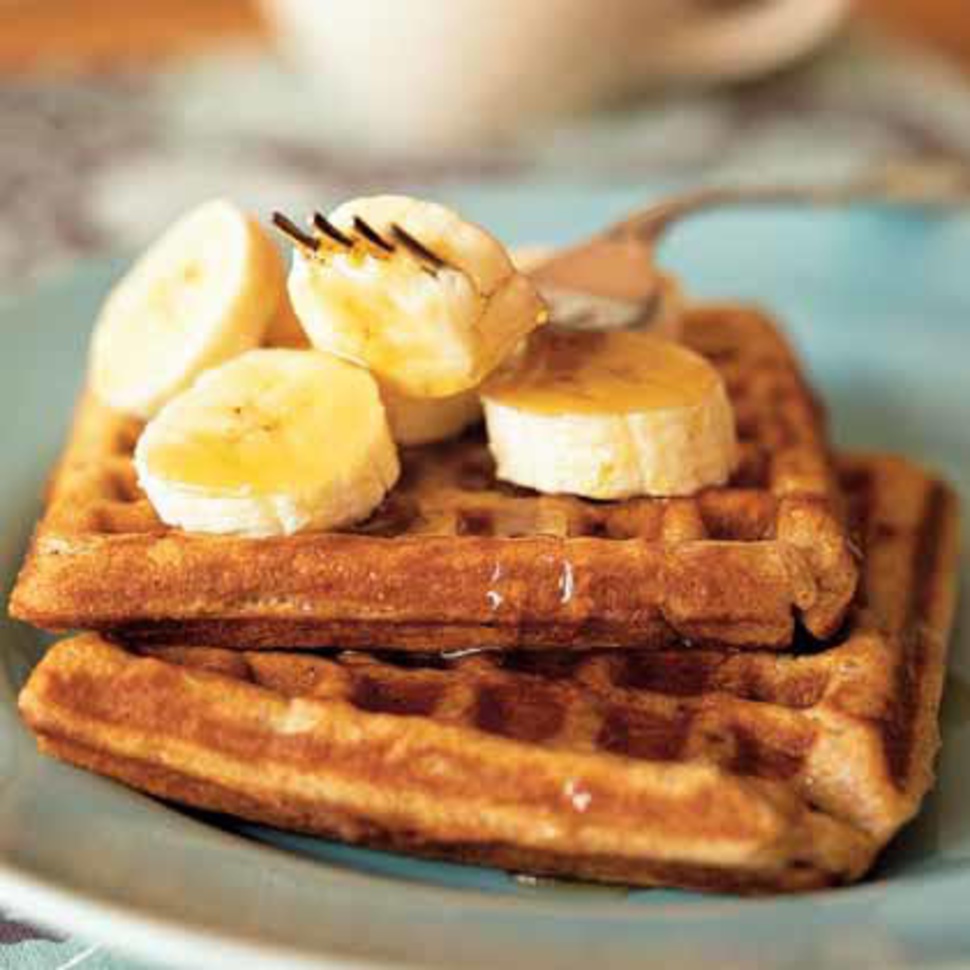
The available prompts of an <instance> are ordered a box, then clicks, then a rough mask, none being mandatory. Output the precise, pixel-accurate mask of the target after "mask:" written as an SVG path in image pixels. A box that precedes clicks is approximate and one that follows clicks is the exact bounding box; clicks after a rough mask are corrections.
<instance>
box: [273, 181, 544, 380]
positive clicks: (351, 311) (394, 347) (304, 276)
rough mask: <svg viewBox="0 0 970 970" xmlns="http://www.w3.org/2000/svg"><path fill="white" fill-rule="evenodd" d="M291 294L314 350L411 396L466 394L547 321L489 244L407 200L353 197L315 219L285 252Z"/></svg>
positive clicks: (480, 232) (495, 245)
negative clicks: (289, 255)
mask: <svg viewBox="0 0 970 970" xmlns="http://www.w3.org/2000/svg"><path fill="white" fill-rule="evenodd" d="M297 233H299V230H297ZM297 240H298V242H300V239H299V236H298V237H297ZM308 241H309V243H310V245H307V242H308ZM289 292H290V298H291V300H292V302H293V306H294V308H295V310H296V312H297V315H298V316H299V318H300V320H301V322H302V323H303V327H304V329H305V330H306V332H307V335H308V336H309V338H310V340H311V342H312V343H313V344H314V346H316V347H318V348H319V349H321V350H327V351H329V352H331V353H334V354H337V355H339V356H341V357H345V358H347V359H348V360H352V361H355V362H356V363H360V364H363V365H364V366H366V367H368V368H369V369H370V370H372V371H373V372H374V374H375V375H377V376H378V377H379V378H380V379H381V381H382V382H383V383H384V384H387V385H389V386H392V387H394V388H395V389H396V390H397V391H398V392H399V393H401V394H405V395H409V396H411V397H450V396H452V395H455V394H458V393H460V392H461V391H466V390H469V389H471V388H473V387H475V386H476V385H477V384H479V383H480V382H481V381H482V379H483V378H484V377H485V376H486V375H487V374H489V373H490V372H491V371H492V370H493V369H494V368H495V367H496V366H498V364H499V363H500V362H501V361H502V360H503V359H504V358H505V357H506V355H507V354H508V353H509V352H510V350H511V349H512V348H513V347H514V346H515V345H516V343H517V342H518V341H519V340H520V339H521V338H522V337H523V336H524V335H525V334H527V333H529V332H530V331H531V330H533V329H535V328H536V327H537V326H539V325H540V324H542V323H543V322H545V318H546V310H545V306H544V305H543V303H542V300H541V298H540V297H539V294H538V292H537V290H536V288H535V286H533V284H532V283H531V282H530V281H529V279H528V278H527V277H525V276H524V275H522V274H521V273H519V272H518V271H517V270H516V269H515V267H514V266H513V264H512V262H511V260H510V259H509V256H508V253H507V252H506V251H505V248H504V247H503V246H502V245H501V243H499V242H498V240H496V239H495V238H494V237H492V236H491V235H489V234H488V233H487V232H485V230H484V229H481V228H480V227H478V226H476V225H473V224H472V223H470V222H466V221H465V220H464V219H462V218H461V217H460V216H458V215H457V214H456V213H454V212H452V211H451V210H450V209H447V208H445V207H444V206H441V205H437V204H435V203H431V202H424V201H420V200H418V199H412V198H407V197H405V196H392V195H385V196H375V197H371V198H363V199H355V200H353V201H351V202H347V203H345V204H344V205H342V206H340V207H339V208H338V209H336V210H335V211H334V212H333V213H332V214H331V216H330V219H329V220H326V219H323V218H322V217H318V218H317V220H316V230H315V234H314V236H313V237H312V238H310V239H309V240H307V238H306V237H304V239H303V240H302V243H301V245H298V247H297V251H296V252H295V253H294V259H293V267H292V270H291V272H290V277H289Z"/></svg>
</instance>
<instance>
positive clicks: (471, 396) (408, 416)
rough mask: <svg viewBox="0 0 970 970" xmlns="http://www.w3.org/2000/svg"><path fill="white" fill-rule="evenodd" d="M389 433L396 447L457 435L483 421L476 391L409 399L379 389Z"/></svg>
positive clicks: (389, 388) (390, 390) (431, 442)
mask: <svg viewBox="0 0 970 970" xmlns="http://www.w3.org/2000/svg"><path fill="white" fill-rule="evenodd" d="M381 397H382V398H383V400H384V407H385V408H386V409H387V419H388V421H389V422H390V425H391V434H392V435H393V436H394V440H395V441H396V442H397V443H398V444H399V445H429V444H433V443H434V442H436V441H444V440H446V439H448V438H454V437H456V436H457V435H460V434H461V433H462V432H463V431H464V430H465V429H466V428H469V427H471V426H472V425H473V424H477V423H478V422H479V421H481V419H482V402H481V399H480V398H479V396H478V390H477V388H476V389H473V390H471V391H462V392H461V393H460V394H453V395H452V396H451V397H408V396H407V395H404V394H400V393H398V392H397V391H395V390H394V388H392V387H388V386H384V387H382V388H381Z"/></svg>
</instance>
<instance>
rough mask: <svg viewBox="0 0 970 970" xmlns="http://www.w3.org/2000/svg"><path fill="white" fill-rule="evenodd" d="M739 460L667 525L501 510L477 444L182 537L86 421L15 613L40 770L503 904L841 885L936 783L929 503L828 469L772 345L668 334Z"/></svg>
mask: <svg viewBox="0 0 970 970" xmlns="http://www.w3.org/2000/svg"><path fill="white" fill-rule="evenodd" d="M682 337H683V340H684V341H685V342H686V343H687V344H688V345H689V346H691V347H693V348H694V349H695V350H697V351H699V352H700V353H702V354H704V355H705V356H706V357H708V358H709V359H710V360H711V361H712V362H713V363H714V364H715V366H716V367H717V368H718V369H719V370H720V372H721V373H722V374H723V376H724V379H725V382H726V385H727V388H728V391H729V394H730V397H731V399H732V403H733V405H734V411H735V415H736V419H737V428H738V434H739V438H740V441H741V462H740V465H739V467H738V469H737V471H736V474H735V475H734V477H733V478H732V480H731V481H730V482H729V483H728V484H727V485H725V486H723V487H717V488H709V489H707V490H705V491H703V492H701V493H699V494H697V495H695V496H693V497H691V498H680V499H668V500H661V499H650V498H640V499H635V500H629V501H621V502H610V503H603V502H591V501H586V500H583V499H579V498H575V497H568V496H553V495H540V494H538V493H534V492H530V491H528V490H525V489H520V488H516V487H512V486H509V485H506V484H504V483H501V482H499V481H497V480H496V478H495V476H494V473H493V466H492V463H491V459H490V456H489V452H488V449H487V447H486V446H485V444H484V441H483V439H482V438H481V436H480V434H479V433H476V432H472V433H470V434H468V435H467V436H466V437H464V438H462V439H460V440H458V441H453V442H450V443H447V444H441V445H434V446H427V447H423V448H414V449H410V450H407V451H405V452H404V455H403V464H404V473H403V475H402V479H401V482H400V484H399V485H398V486H397V487H396V488H395V489H394V490H393V491H392V492H391V494H390V495H389V497H388V499H387V500H386V502H385V503H384V505H383V506H382V507H381V508H380V509H378V511H377V512H376V513H375V514H374V515H373V516H372V517H371V518H370V519H369V520H367V521H366V522H364V523H362V524H360V525H359V526H357V527H354V528H352V529H349V530H346V531H343V532H334V533H307V534H302V535H298V536H294V537H288V538H278V539H244V538H234V537H213V536H203V535H190V534H186V533H184V532H180V531H179V530H177V529H172V528H170V527H167V526H165V525H164V524H162V523H161V522H160V521H159V520H158V518H157V517H156V516H155V514H154V512H153V510H152V507H151V505H150V504H149V503H148V501H147V500H146V498H145V496H144V495H143V494H142V493H141V491H140V490H139V488H138V485H137V481H136V477H135V473H134V469H133V465H132V448H133V446H134V443H135V441H136V439H137V436H138V433H139V430H140V426H139V424H138V422H137V421H135V420H133V419H130V418H125V417H121V416H119V415H117V414H115V413H113V412H111V411H110V410H108V409H107V408H105V407H104V406H103V405H101V404H99V403H98V402H97V401H96V400H95V399H94V398H93V397H92V396H90V395H87V396H85V397H84V398H83V400H82V401H81V404H80V408H79V413H78V415H77V418H76V422H75V425H74V430H73V433H72V436H71V440H70V442H69V444H68V446H67V449H66V452H65V454H64V456H63V459H62V461H61V463H60V466H59V469H58V471H57V473H56V475H55V477H54V479H53V482H52V484H51V487H50V491H49V495H48V502H47V509H46V511H45V513H44V516H43V519H42V521H41V522H40V524H39V526H38V528H37V531H36V535H35V538H34V541H33V545H32V548H31V551H30V553H29V557H28V559H27V562H26V564H25V566H24V569H23V572H22V574H21V576H20V580H19V583H18V585H17V588H16V590H15V593H14V596H13V600H12V611H13V613H14V614H15V615H16V616H18V617H20V618H22V619H24V620H27V621H29V622H31V623H34V624H36V625H38V626H41V627H44V628H47V629H51V630H61V631H63V630H71V629H79V628H83V629H86V630H89V631H94V632H89V633H86V634H84V635H82V636H77V637H74V638H72V639H67V640H64V641H62V642H60V643H59V644H57V645H56V646H54V647H53V648H52V649H51V650H50V651H49V652H48V653H47V655H46V657H45V658H44V660H43V661H42V662H41V663H40V664H39V666H38V667H37V668H36V669H35V670H34V672H33V674H32V676H31V678H30V680H29V682H28V684H27V685H26V687H25V688H24V691H23V693H22V695H21V700H20V703H21V708H22V711H23V715H24V717H25V719H26V721H27V723H28V724H29V725H30V727H31V728H32V729H33V730H34V732H35V733H36V735H37V737H38V740H39V743H40V746H41V749H42V750H43V751H45V752H48V753H50V754H52V755H55V756H57V757H59V758H62V759H64V760H66V761H69V762H72V763H74V764H77V765H81V766H84V767H86V768H89V769H92V770H94V771H97V772H100V773H102V774H106V775H109V776H111V777H114V778H117V779H119V780H121V781H123V782H125V783H127V784H129V785H131V786H133V787H135V788H139V789H142V790H144V791H147V792H150V793H152V794H154V795H157V796H160V797H162V798H165V799H169V800H171V801H174V802H178V803H182V804H187V805H194V806H199V807H203V808H206V809H210V810H215V811H219V812H226V813H230V814H233V815H237V816H241V817H243V818H246V819H250V820H254V821H259V822H265V823H269V824H272V825H277V826H282V827H285V828H290V829H294V830H299V831H303V832H310V833H315V834H319V835H323V836H327V837H335V838H339V839H342V840H346V841H348V842H354V843H361V844H365V845H371V846H377V847H383V848H388V849H392V850H399V851H405V852H413V853H417V854H421V855H428V856H433V857H439V858H447V859H453V860H459V861H469V862H476V863H485V864H492V865H496V866H500V867H503V868H506V869H509V870H513V871H523V872H530V873H537V874H552V875H560V876H568V877H576V878H583V879H593V880H605V881H611V882H619V883H626V884H633V885H658V884H662V885H669V886H683V887H690V888H698V889H712V890H727V891H737V892H765V891H779V890H804V889H810V888H815V887H820V886H828V885H836V884H841V883H846V882H849V881H852V880H855V879H857V878H859V877H860V876H861V875H863V874H864V873H865V871H866V870H867V869H868V868H869V867H870V865H871V864H872V862H873V860H874V859H875V857H876V855H877V853H878V852H879V851H880V849H881V848H882V847H883V846H884V845H885V844H886V843H887V841H888V840H889V839H890V838H891V837H892V836H893V834H894V833H895V832H896V831H897V830H898V829H899V827H900V826H901V825H902V824H903V823H905V822H906V821H907V820H908V819H909V818H910V817H911V816H912V815H913V814H914V813H915V812H916V811H917V809H918V807H919V804H920V801H921V799H922V797H923V795H924V794H925V792H926V791H927V789H928V787H929V786H930V784H931V780H932V764H933V759H934V756H935V753H936V749H937V746H938V728H937V714H938V707H939V702H940V695H941V690H942V683H943V674H944V664H945V653H946V642H947V636H948V631H949V626H950V621H951V617H952V613H953V605H954V570H955V557H956V516H957V510H956V502H955V499H954V496H953V494H952V493H951V492H950V490H949V489H948V488H947V487H946V486H945V485H944V484H942V483H941V482H940V481H938V480H936V479H935V478H933V477H932V476H931V475H929V474H927V473H926V472H925V471H923V470H922V469H920V468H918V467H917V466H915V465H913V464H911V463H910V462H908V461H907V460H905V459H902V458H897V457H891V456H883V455H880V456H858V455H843V456H840V457H838V458H833V457H832V456H831V454H830V451H829V448H828V444H827V440H826V431H825V423H824V417H823V414H822V410H821V408H820V406H819V403H818V401H817V400H816V398H815V397H814V395H813V393H812V391H811V389H810V388H809V386H808V384H807V383H806V380H805V377H804V375H803V373H802V372H801V369H800V367H799V364H798V362H797V360H796V358H795V357H794V355H793V353H792V351H791V349H790V348H789V346H788V344H787V343H786V341H785V339H784V338H783V336H782V335H781V333H780V332H779V330H778V329H777V327H776V325H775V324H774V323H773V322H772V321H771V320H770V319H768V318H767V317H765V316H764V315H763V314H761V313H760V312H757V311H755V310H752V309H749V308H744V307H740V306H735V305H723V306H721V305H717V306H713V305H712V306H697V307H693V308H690V309H688V310H687V311H686V312H685V318H684V321H683V330H682Z"/></svg>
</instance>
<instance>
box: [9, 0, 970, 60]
mask: <svg viewBox="0 0 970 970" xmlns="http://www.w3.org/2000/svg"><path fill="white" fill-rule="evenodd" d="M805 2H806V3H810V2H812V0H805ZM857 3H858V10H857V13H856V14H855V17H856V19H857V21H859V22H861V23H865V24H873V25H877V26H879V27H881V28H884V29H886V30H888V31H891V32H894V33H897V34H900V35H902V36H904V37H910V38H914V39H918V40H922V41H926V42H929V43H930V44H931V45H932V46H934V47H936V48H937V49H939V50H941V51H943V52H944V53H946V54H948V55H949V56H951V57H952V58H953V59H954V60H955V61H956V62H957V63H959V64H960V65H961V66H963V67H964V68H965V69H966V70H967V71H968V73H970V0H857ZM233 37H238V38H242V39H255V40H258V41H262V40H263V39H264V38H265V37H266V30H265V27H264V25H263V23H262V21H261V19H260V17H259V14H258V11H257V9H256V4H255V2H254V0H136V2H132V0H0V73H19V72H22V71H25V70H36V69H37V68H38V67H40V68H43V67H44V66H45V65H47V64H57V65H63V64H64V63H70V64H72V65H74V66H76V67H79V68H81V69H95V70H97V69H103V68H105V67H111V66H114V65H117V64H119V63H124V64H128V63H130V62H132V61H134V62H141V63H150V62H153V61H156V60H158V59H159V58H166V57H172V56H180V55H183V54H187V53H192V52H194V51H197V50H199V49H200V48H204V47H205V46H206V45H208V44H211V43H212V42H213V40H216V39H218V40H219V41H223V40H225V39H226V38H233Z"/></svg>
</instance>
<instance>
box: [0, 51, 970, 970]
mask: <svg viewBox="0 0 970 970" xmlns="http://www.w3.org/2000/svg"><path fill="white" fill-rule="evenodd" d="M327 110H328V109H327V105H326V103H325V102H321V101H320V100H317V99H314V97H313V96H312V95H311V94H310V92H309V90H308V89H307V88H306V86H305V85H304V84H303V83H302V82H301V80H300V79H299V77H298V76H297V75H295V74H292V73H290V72H288V71H287V70H286V69H285V68H284V67H283V66H281V65H280V64H278V63H276V62H275V61H273V60H272V59H270V58H269V57H267V56H266V55H265V54H264V53H262V52H259V51H256V50H250V49H241V48H240V49H234V50H227V51H223V52H221V53H220V54H219V55H218V56H217V57H212V56H210V57H207V58H205V59H202V60H196V61H192V62H190V63H186V64H183V65H181V66H180V67H179V68H177V69H169V70H168V71H166V72H164V73H156V74H152V75H144V74H138V75H121V76H117V75H115V76H104V77H100V78H93V79H89V80H83V81H80V80H73V81H71V80H68V79H51V78H49V77H43V78H41V79H24V80H17V81H11V80H7V81H4V82H3V83H2V84H0V211H2V212H3V219H2V220H0V288H2V289H3V290H11V289H18V288H21V287H25V286H28V285H29V284H30V282H31V281H32V280H34V279H36V278H37V277H39V276H41V275H43V274H47V273H50V272H53V271H56V269H57V267H58V265H62V264H64V263H66V262H68V261H71V260H74V259H76V258H78V257H80V256H83V255H85V254H90V253H96V252H103V251H110V250H118V249H122V250H124V249H130V248H133V247H137V246H139V245H141V244H143V243H144V242H145V241H146V240H148V239H149V238H151V236H153V235H154V234H155V233H156V232H157V231H158V230H159V229H160V228H161V227H162V226H164V225H165V224H166V223H167V222H168V221H169V220H170V219H171V218H172V217H173V215H175V214H176V213H178V212H179V211H180V210H182V209H184V208H187V207H188V206H189V205H191V204H192V203H194V202H197V201H199V200H201V199H203V198H206V197H210V196H213V195H224V196H229V197H232V198H234V199H237V200H239V201H240V202H242V203H244V204H246V205H247V206H248V207H250V208H252V209H254V210H256V211H261V212H263V213H265V212H267V211H269V210H270V209H273V208H280V209H284V210H291V211H294V212H301V211H306V210H308V209H309V208H311V206H313V207H317V208H320V207H322V208H326V207H327V206H328V205H329V204H330V203H332V202H333V201H335V200H337V199H339V198H340V197H343V196H347V195H350V194H360V193H363V192H366V191H369V190H386V189H388V188H395V189H399V188H404V187H407V186H408V185H414V184H420V185H422V186H425V187H427V186H432V187H433V186H434V185H435V184H436V183H437V184H442V183H444V182H446V181H447V182H453V181H454V180H455V179H464V180H473V181H475V182H483V181H496V182H500V181H505V182H514V181H520V180H526V179H528V180H529V181H535V180H545V179H556V178H564V177H565V178H571V179H582V180H585V181H588V182H591V183H597V182H600V183H609V184H617V183H627V184H631V185H636V184H644V185H649V184H650V183H651V182H656V181H658V180H661V179H662V180H664V181H665V182H667V181H670V180H671V179H672V178H683V179H686V180H700V179H711V180H718V179H724V180H727V179H730V180H742V179H743V180H757V179H765V178H776V177H778V178H781V177H792V178H794V177H811V178H824V177H833V178H837V177H840V176H842V175H844V174H845V173H847V172H850V171H852V170H854V169H857V168H858V167H860V166H862V165H865V164H867V163H869V162H872V161H875V160H880V159H887V158H891V159H898V158H900V157H902V156H914V155H915V156H927V155H931V156H934V157H941V158H949V159H958V160H963V161H965V162H967V163H970V124H968V120H970V86H967V84H966V82H965V80H964V79H963V78H962V77H961V76H960V75H959V74H958V73H956V71H955V70H953V69H951V68H949V67H947V66H945V65H943V64H941V63H939V62H937V61H935V60H933V59H931V58H929V57H928V56H926V55H925V54H922V53H920V52H917V51H914V50H908V49H907V50H904V49H900V48H889V47H887V46H886V45H885V43H882V42H878V41H876V40H875V39H872V38H862V37H849V38H847V39H844V40H842V41H840V42H839V43H838V44H837V45H836V46H834V47H833V48H831V49H830V50H829V51H828V52H827V53H825V54H824V55H822V56H820V57H818V58H816V59H814V60H813V61H812V62H811V63H809V64H807V65H805V66H803V67H801V68H799V69H797V70H794V71H790V72H786V73H784V74H781V75H778V76H776V77H774V78H773V79H771V80H770V81H763V82H758V83H755V84H747V85H744V86H741V87H738V88H734V89H730V90H717V91H713V92H708V93H705V94H698V93H687V92H683V93H668V94H667V95H665V96H664V97H663V98H655V99H653V100H650V101H646V102H641V103H636V104H633V103H630V104H626V105H624V106H622V107H618V108H616V109H614V110H612V111H611V112H609V113H603V114H600V115H597V116H595V117H591V118H586V119H582V120H577V121H575V122H574V123H570V124H569V125H564V126H561V127H559V128H558V129H556V130H554V131H546V132H543V133H541V134H537V135H535V136H533V137H532V138H530V139H527V140H525V141H523V142H522V143H520V144H518V145H516V146H514V147H506V148H504V149H502V150H494V151H489V152H480V153H478V154H475V155H472V156H469V157H465V158H463V159H462V160H460V161H456V160H443V159H442V160H435V159H431V160H429V159H424V160H422V161H420V162H410V163H408V162H402V161H397V162H390V161H387V160H383V161H375V160H361V159H350V158H347V157H346V156H345V155H343V154H342V153H341V152H340V150H339V148H338V147H335V146H333V145H331V144H328V142H327V137H326V128H327V126H326V116H327ZM16 903H17V901H16V900H15V899H9V900H4V906H5V908H4V909H2V910H0V968H4V970H8V968H9V970H27V968H30V970H54V968H57V970H68V968H74V967H83V968H84V970H109V968H111V970H121V968H125V970H132V968H134V967H136V966H137V964H136V963H135V962H133V961H131V960H129V959H127V958H122V957H120V956H117V955H112V953H111V951H110V941H106V942H107V946H104V945H97V944H94V943H92V942H90V941H80V940H75V939H69V938H67V937H66V936H64V935H63V934H61V933H58V932H56V930H52V929H40V928H38V927H37V926H35V925H33V923H32V922H31V920H30V914H29V913H22V912H20V911H18V910H17V909H16ZM158 958H159V960H163V959H164V954H158Z"/></svg>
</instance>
